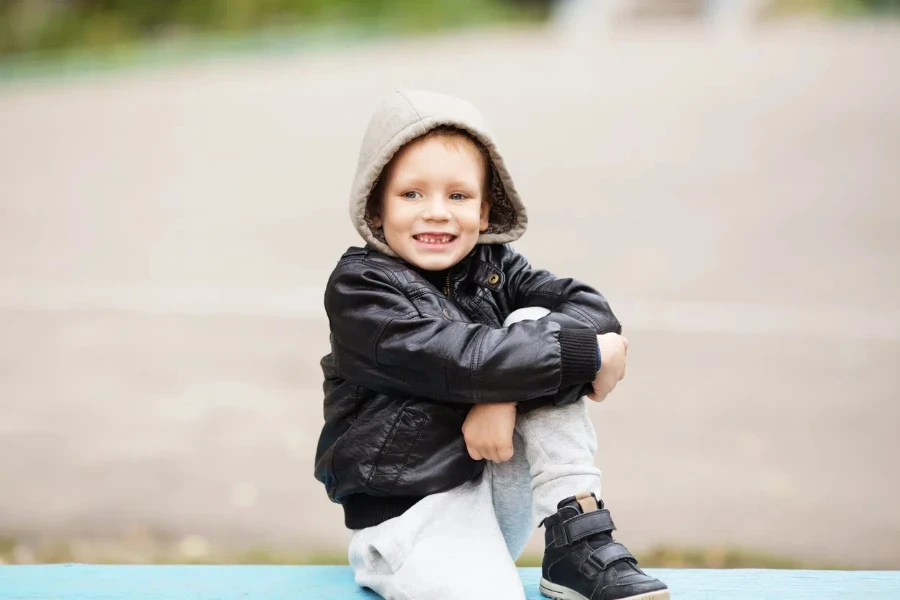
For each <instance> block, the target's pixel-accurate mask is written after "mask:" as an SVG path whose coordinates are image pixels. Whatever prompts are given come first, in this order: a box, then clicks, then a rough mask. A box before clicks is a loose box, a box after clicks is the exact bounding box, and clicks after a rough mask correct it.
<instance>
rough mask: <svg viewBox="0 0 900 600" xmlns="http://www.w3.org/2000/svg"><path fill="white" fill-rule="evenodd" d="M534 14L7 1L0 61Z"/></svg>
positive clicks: (399, 6)
mask: <svg viewBox="0 0 900 600" xmlns="http://www.w3.org/2000/svg"><path fill="white" fill-rule="evenodd" d="M534 13H535V9H534V8H533V7H532V8H531V9H529V8H527V7H523V6H521V5H519V6H518V8H517V7H516V5H513V4H511V3H510V2H509V1H506V0H429V1H428V2H422V1H421V0H191V1H190V2H183V1H181V0H66V1H60V0H3V1H0V56H3V55H10V54H21V53H25V52H37V53H41V54H60V53H64V52H66V51H69V50H72V49H77V48H87V49H92V48H108V47H111V46H116V45H121V44H124V43H128V42H134V41H137V40H149V39H167V38H173V37H179V36H184V35H189V34H198V33H218V34H226V35H229V34H243V33H248V32H258V31H266V30H286V29H290V28H293V27H303V26H313V25H326V26H351V27H366V26H372V27H375V26H385V25H387V26H389V27H390V28H392V29H397V30H402V31H409V32H421V31H431V30H436V29H440V28H447V27H457V26H461V25H468V24H477V23H484V22H491V21H498V20H509V19H521V18H529V17H531V16H533V15H534Z"/></svg>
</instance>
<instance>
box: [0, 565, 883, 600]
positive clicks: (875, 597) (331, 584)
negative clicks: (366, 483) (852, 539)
mask: <svg viewBox="0 0 900 600" xmlns="http://www.w3.org/2000/svg"><path fill="white" fill-rule="evenodd" d="M647 571H648V572H650V573H651V574H653V575H655V576H658V577H660V578H661V579H662V580H663V581H665V582H666V583H668V584H669V587H670V588H671V589H672V598H673V600H719V599H721V600H764V599H767V598H771V599H778V600H800V599H804V600H825V599H832V598H833V599H834V600H839V599H840V600H854V599H859V600H898V599H900V571H897V572H893V571H767V570H745V569H742V570H729V571H717V570H699V569H648V570H647ZM521 574H522V581H523V582H524V583H525V589H526V590H527V591H528V598H529V600H538V599H539V598H542V596H541V595H540V594H539V593H538V591H537V582H538V578H539V577H540V570H539V569H521ZM0 598H2V600H20V599H21V600H64V599H70V600H113V599H116V600H151V599H154V600H238V599H242V600H289V599H290V600H295V599H297V600H307V599H308V600H319V599H326V598H327V599H329V600H330V599H333V598H340V599H343V598H367V599H369V600H373V599H375V598H377V596H375V594H373V593H371V592H367V591H364V590H361V589H360V588H358V587H357V586H356V585H355V584H354V583H353V576H352V574H351V572H350V569H349V568H348V567H312V566H289V567H285V566H189V565H183V566H181V565H177V566H98V565H34V566H3V567H0ZM422 600H431V599H427V598H423V599H422ZM473 600H480V599H473Z"/></svg>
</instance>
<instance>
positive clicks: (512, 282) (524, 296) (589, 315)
mask: <svg viewBox="0 0 900 600" xmlns="http://www.w3.org/2000/svg"><path fill="white" fill-rule="evenodd" d="M510 252H511V257H510V259H509V261H508V262H507V263H506V265H505V269H504V271H505V276H506V282H507V283H506V285H507V290H508V293H509V295H510V297H511V299H512V304H513V306H515V307H516V308H522V307H525V306H542V307H544V308H546V309H548V310H549V311H550V314H549V315H547V316H546V317H544V318H545V319H551V320H555V321H557V322H558V323H559V324H560V325H561V326H563V327H565V326H571V324H572V322H573V321H574V322H576V323H579V324H581V326H582V327H588V328H590V329H591V330H593V331H594V333H596V334H602V333H619V334H620V333H622V325H621V324H620V323H619V320H618V319H616V316H615V315H614V314H613V312H612V309H611V308H610V307H609V303H608V302H607V301H606V298H604V297H603V295H602V294H601V293H600V292H598V291H597V290H595V289H594V288H592V287H590V286H588V285H585V284H584V283H581V282H580V281H577V280H575V279H570V278H560V277H556V276H555V275H553V274H552V273H550V272H549V271H545V270H543V269H532V268H531V265H530V264H529V263H528V260H527V259H526V258H525V257H524V256H522V255H521V254H517V253H515V252H512V251H511V250H510ZM561 315H564V316H561Z"/></svg>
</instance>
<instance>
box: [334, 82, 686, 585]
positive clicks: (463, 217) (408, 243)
mask: <svg viewBox="0 0 900 600" xmlns="http://www.w3.org/2000/svg"><path fill="white" fill-rule="evenodd" d="M350 211H351V218H352V220H353V223H354V225H355V227H356V228H357V230H358V231H359V233H360V234H361V236H362V237H363V239H365V240H366V242H367V245H366V247H365V248H351V249H350V250H348V251H347V252H346V253H345V254H344V256H343V257H342V258H341V260H340V261H339V263H338V265H337V267H336V268H335V270H334V272H333V273H332V275H331V277H330V279H329V281H328V285H327V289H326V294H325V307H326V311H327V314H328V319H329V325H330V329H331V347H332V351H331V353H330V354H329V355H327V356H326V357H325V358H323V359H322V369H323V373H324V376H325V383H324V391H325V401H324V408H325V425H324V427H323V430H322V434H321V436H320V439H319V445H318V448H317V452H316V477H317V478H318V479H319V480H320V481H321V482H322V483H323V484H324V485H325V487H326V490H327V492H328V495H329V497H330V498H331V499H332V500H334V501H335V502H338V503H340V504H341V505H342V507H343V509H344V517H345V524H346V526H347V527H348V528H350V529H351V530H353V536H352V539H351V542H350V548H349V557H350V563H351V566H352V567H353V569H354V572H355V575H356V580H357V582H358V583H359V584H360V585H363V586H366V587H369V588H371V589H373V590H374V591H376V592H377V593H379V594H380V595H381V596H383V597H384V598H387V599H394V598H402V599H422V600H426V599H427V600H432V599H444V598H446V599H456V598H459V599H462V598H502V599H506V598H509V599H516V600H520V599H522V598H524V591H523V589H522V585H521V582H520V581H519V578H518V573H517V571H516V568H515V563H514V560H515V558H516V557H518V556H519V554H520V553H521V552H522V549H523V548H524V545H525V543H526V541H527V540H528V538H529V537H530V534H531V531H532V528H533V527H534V526H535V525H537V524H541V525H542V526H543V527H544V528H545V530H546V531H545V539H546V549H545V554H544V562H543V569H542V578H541V584H540V590H541V593H543V594H544V595H546V596H549V597H552V598H561V599H567V600H583V599H589V600H621V599H624V598H630V599H640V600H666V599H668V598H669V592H668V590H667V588H666V586H665V585H664V584H663V583H661V582H659V581H658V580H656V579H653V578H652V577H649V576H648V575H646V574H645V573H644V572H643V571H642V570H641V569H640V568H638V566H637V561H636V560H635V559H634V557H633V556H632V555H631V553H630V552H629V551H628V550H627V549H626V548H625V546H623V545H622V544H620V543H618V542H616V541H615V540H614V539H613V537H612V531H613V530H614V529H615V526H614V525H613V522H612V519H611V517H610V514H609V511H608V510H607V509H606V508H605V507H604V504H603V502H602V501H601V500H600V499H599V498H600V471H599V470H598V469H597V468H596V466H595V465H594V454H595V452H596V436H595V433H594V429H593V426H592V424H591V422H590V419H589V418H588V415H587V407H586V403H585V400H584V397H585V396H587V397H589V398H590V399H592V400H595V401H601V400H603V399H604V398H605V397H606V396H607V395H608V394H609V393H610V392H611V391H612V390H613V389H614V388H615V386H616V383H617V382H618V381H619V380H620V379H621V378H622V377H624V374H625V362H626V353H627V348H628V343H627V340H625V338H623V337H622V336H621V335H620V333H621V326H620V325H619V322H618V321H617V320H616V318H615V316H614V315H613V314H612V311H611V310H610V308H609V305H608V303H607V302H606V300H605V299H604V298H603V296H602V295H601V294H600V293H598V292H597V291H596V290H594V289H593V288H591V287H589V286H587V285H585V284H583V283H580V282H578V281H576V280H573V279H568V278H558V277H555V276H554V275H552V274H551V273H549V272H547V271H544V270H540V269H533V268H532V267H531V266H530V265H529V264H528V262H527V261H526V260H525V258H524V257H522V256H521V255H519V254H517V253H516V252H514V251H513V250H512V249H511V248H510V247H509V246H508V245H507V244H508V243H509V242H512V241H514V240H516V239H518V238H519V237H520V236H521V235H522V233H524V231H525V228H526V225H527V216H526V212H525V207H524V205H523V204H522V201H521V199H520V197H519V194H518V192H517V191H516V188H515V186H514V184H513V181H512V178H511V176H510V174H509V171H508V169H507V167H506V164H505V162H504V161H503V158H502V156H501V155H500V153H499V151H498V149H497V146H496V143H495V141H494V138H493V137H492V136H491V135H490V133H489V132H488V130H487V127H486V126H485V124H484V121H483V119H482V117H481V115H480V113H479V112H478V111H477V110H476V109H475V108H474V107H473V106H471V105H470V104H468V103H467V102H465V101H463V100H460V99H458V98H453V97H450V96H445V95H442V94H435V93H430V92H397V93H396V94H394V95H393V96H392V97H391V98H390V99H388V100H387V101H386V102H385V103H383V104H382V105H381V106H380V107H379V108H378V110H376V112H375V114H374V116H373V117H372V120H371V121H370V123H369V127H368V129H367V131H366V135H365V137H364V140H363V144H362V148H361V151H360V158H359V164H358V168H357V175H356V179H355V181H354V186H353V191H352V193H351V199H350Z"/></svg>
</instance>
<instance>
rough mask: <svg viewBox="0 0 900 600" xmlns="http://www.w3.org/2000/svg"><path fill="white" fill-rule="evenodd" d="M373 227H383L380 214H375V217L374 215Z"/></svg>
mask: <svg viewBox="0 0 900 600" xmlns="http://www.w3.org/2000/svg"><path fill="white" fill-rule="evenodd" d="M372 225H374V226H375V227H381V215H380V214H378V213H375V214H374V215H372Z"/></svg>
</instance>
